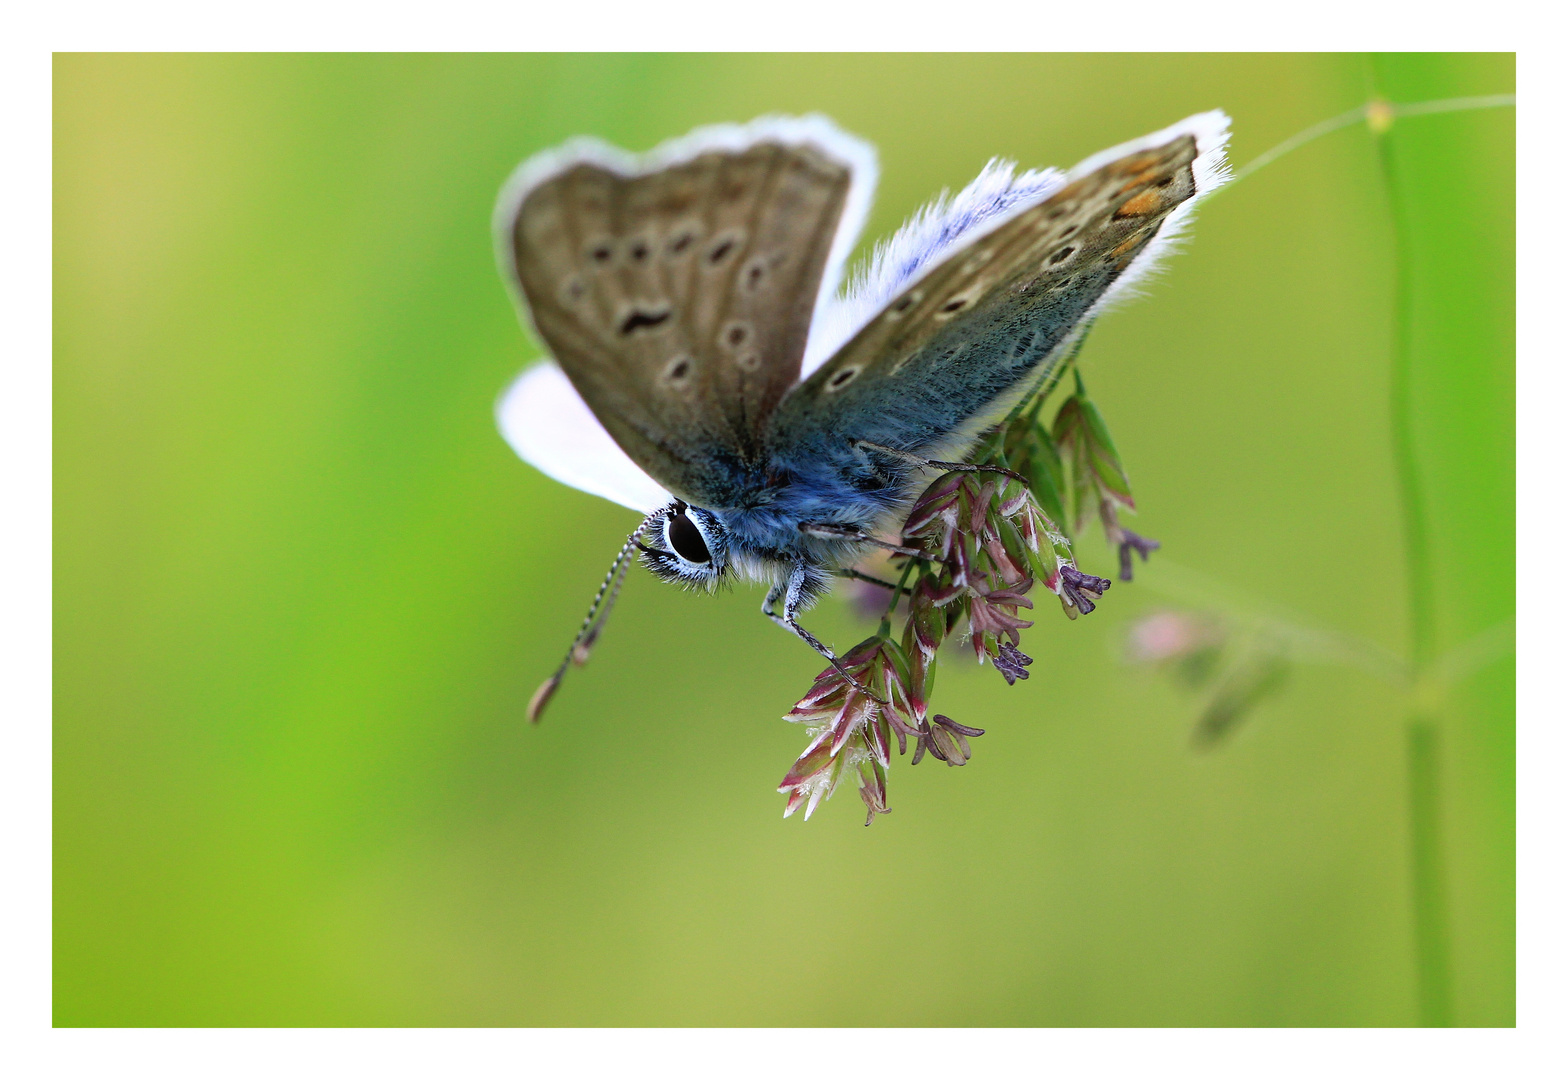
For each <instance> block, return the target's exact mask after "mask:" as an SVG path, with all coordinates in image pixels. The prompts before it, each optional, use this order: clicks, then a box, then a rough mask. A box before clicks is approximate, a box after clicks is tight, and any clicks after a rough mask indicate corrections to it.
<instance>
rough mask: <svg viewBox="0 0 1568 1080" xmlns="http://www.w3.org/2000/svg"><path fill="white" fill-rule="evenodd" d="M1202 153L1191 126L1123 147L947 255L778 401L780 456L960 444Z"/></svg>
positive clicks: (1179, 189) (1181, 187) (924, 451)
mask: <svg viewBox="0 0 1568 1080" xmlns="http://www.w3.org/2000/svg"><path fill="white" fill-rule="evenodd" d="M1197 155H1198V150H1197V142H1196V140H1195V139H1194V137H1193V136H1192V135H1190V134H1184V135H1180V136H1178V137H1176V138H1174V139H1172V140H1171V141H1169V142H1167V143H1165V144H1164V145H1162V146H1158V147H1154V148H1151V149H1144V150H1138V151H1135V152H1132V153H1129V154H1127V155H1126V156H1124V157H1121V158H1119V159H1117V160H1115V161H1112V162H1110V163H1109V164H1106V165H1104V166H1102V167H1101V168H1099V169H1096V170H1095V171H1093V172H1091V173H1089V174H1088V175H1086V176H1083V177H1081V178H1080V179H1077V180H1075V181H1073V182H1071V183H1069V184H1067V185H1066V186H1064V187H1063V188H1061V189H1060V190H1059V191H1057V192H1056V193H1055V194H1053V195H1052V196H1051V197H1049V198H1047V199H1045V200H1044V201H1042V202H1040V203H1038V204H1037V205H1035V206H1032V207H1030V208H1029V209H1027V210H1025V211H1023V212H1021V213H1019V214H1017V215H1016V216H1013V217H1011V218H1010V219H1008V220H1007V221H1005V222H1004V223H1003V224H1001V225H1000V226H998V227H996V228H995V229H993V230H992V231H990V232H988V233H985V234H984V235H982V236H980V237H979V238H978V239H976V240H974V241H973V242H971V243H968V244H966V245H965V246H963V247H962V248H960V249H959V250H957V251H955V252H953V253H952V254H950V255H948V256H947V257H946V258H945V259H944V260H943V261H941V262H940V263H938V264H937V265H936V266H934V267H933V268H932V269H931V270H930V271H928V272H927V273H925V274H924V275H923V276H921V277H919V278H917V279H916V280H915V281H914V282H913V283H912V284H910V285H909V286H907V287H906V288H904V289H903V290H902V291H901V292H900V293H899V294H898V295H897V296H895V297H894V298H893V299H892V300H891V301H890V302H889V303H888V304H887V306H886V307H884V308H883V309H882V310H881V311H880V312H879V313H878V314H877V315H875V316H873V317H872V318H871V320H870V321H869V322H868V323H867V324H866V325H865V326H864V327H863V328H862V329H861V330H860V331H859V332H858V333H857V334H856V335H855V336H854V337H853V338H851V339H850V340H849V342H848V343H847V344H846V345H844V346H843V348H841V349H840V350H839V351H838V352H837V353H836V354H835V355H834V356H833V357H832V358H831V359H829V360H828V361H827V363H825V364H823V366H822V367H821V368H820V369H818V370H817V371H816V372H815V373H813V374H812V375H811V377H810V378H808V379H806V380H805V381H804V382H803V383H801V384H800V385H799V386H798V387H796V388H795V389H794V390H793V391H791V392H790V394H789V395H788V396H787V397H786V398H785V399H784V401H783V403H782V404H781V405H780V407H779V409H778V411H777V412H776V413H775V414H774V417H773V422H772V427H771V429H770V435H769V439H770V445H771V446H772V447H773V448H774V452H775V454H776V455H777V457H778V458H779V460H780V461H781V462H784V463H786V465H787V466H789V467H792V468H794V467H798V466H799V465H800V463H803V462H807V461H814V460H822V459H823V458H824V457H826V458H831V459H835V460H839V461H842V460H844V457H845V454H846V452H848V451H850V448H851V446H852V444H853V443H855V442H856V441H858V440H865V441H867V442H871V443H876V444H879V445H882V446H889V447H892V448H894V449H897V450H900V451H904V452H908V453H914V454H920V455H925V456H942V455H944V454H950V453H957V452H962V449H963V447H964V445H965V444H966V442H967V441H968V440H969V439H972V437H973V436H974V435H976V434H978V430H979V428H980V427H981V425H983V424H984V423H986V422H988V421H989V420H990V419H991V418H992V416H993V415H994V414H995V412H996V411H997V410H998V409H999V408H1002V407H1005V406H1006V405H1007V404H1009V403H1010V402H1011V400H1012V398H1013V397H1014V396H1015V395H1016V394H1017V393H1018V392H1021V390H1022V388H1023V387H1024V386H1025V385H1027V382H1028V380H1029V379H1030V377H1031V376H1033V375H1037V374H1038V373H1039V371H1040V368H1039V364H1040V362H1041V361H1042V360H1044V359H1045V358H1047V357H1048V356H1050V355H1051V354H1052V353H1053V351H1055V350H1057V349H1058V348H1059V347H1060V346H1062V345H1063V344H1064V343H1065V342H1067V341H1068V340H1069V339H1070V337H1071V335H1072V334H1073V332H1074V331H1075V330H1076V329H1077V328H1078V327H1079V326H1080V325H1081V324H1082V323H1083V321H1084V319H1085V317H1086V316H1087V315H1088V314H1089V313H1090V312H1091V310H1092V309H1093V308H1094V306H1095V304H1096V303H1097V302H1098V301H1099V300H1100V299H1101V298H1102V297H1103V296H1104V295H1105V294H1106V291H1107V290H1108V289H1109V288H1110V287H1111V286H1112V285H1113V284H1114V283H1115V282H1116V280H1117V278H1118V277H1119V276H1120V275H1121V274H1122V273H1123V272H1125V271H1126V270H1127V268H1128V267H1129V266H1130V265H1131V263H1132V262H1133V260H1134V259H1136V258H1137V256H1138V254H1139V253H1140V252H1141V251H1143V250H1144V248H1145V247H1147V245H1148V244H1149V243H1150V241H1152V240H1153V239H1154V238H1155V236H1156V235H1157V234H1158V232H1159V230H1160V226H1161V224H1162V223H1163V222H1164V221H1165V219H1166V217H1167V216H1168V215H1169V214H1170V212H1171V211H1172V210H1174V209H1175V208H1176V207H1178V206H1180V205H1181V204H1182V203H1183V202H1185V201H1186V200H1188V199H1190V198H1191V197H1192V196H1193V195H1194V194H1195V192H1196V190H1197V187H1196V182H1195V179H1194V176H1193V168H1192V166H1193V162H1194V160H1195V159H1196V157H1197Z"/></svg>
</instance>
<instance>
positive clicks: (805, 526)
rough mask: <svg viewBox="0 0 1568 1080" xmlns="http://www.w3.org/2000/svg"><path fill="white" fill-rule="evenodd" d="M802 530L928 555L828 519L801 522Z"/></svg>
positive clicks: (897, 551) (820, 536) (902, 552)
mask: <svg viewBox="0 0 1568 1080" xmlns="http://www.w3.org/2000/svg"><path fill="white" fill-rule="evenodd" d="M800 531H801V532H803V533H805V534H806V535H807V536H814V537H816V538H817V539H818V540H853V541H855V542H856V543H859V544H875V545H876V546H877V547H879V548H885V549H887V550H888V551H891V552H894V553H895V554H898V555H908V556H910V557H912V558H916V559H923V558H925V557H926V553H925V552H923V551H921V550H920V549H919V548H911V547H902V546H900V545H898V544H893V543H889V542H888V541H886V540H878V539H877V538H876V537H875V536H867V535H866V534H865V533H863V532H861V531H860V530H859V529H857V528H855V527H854V526H851V525H834V524H833V523H832V522H828V521H805V522H802V523H801V525H800Z"/></svg>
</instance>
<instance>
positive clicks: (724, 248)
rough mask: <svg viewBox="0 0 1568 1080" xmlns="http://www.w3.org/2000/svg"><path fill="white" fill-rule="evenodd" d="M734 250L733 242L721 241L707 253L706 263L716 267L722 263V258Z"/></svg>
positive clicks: (728, 240)
mask: <svg viewBox="0 0 1568 1080" xmlns="http://www.w3.org/2000/svg"><path fill="white" fill-rule="evenodd" d="M734 250H735V241H734V240H730V239H725V240H721V241H719V243H718V244H716V245H715V246H714V248H713V250H712V251H710V252H708V262H710V263H712V264H713V265H714V266H717V265H719V263H721V262H723V261H724V256H726V255H728V254H729V253H730V252H731V251H734Z"/></svg>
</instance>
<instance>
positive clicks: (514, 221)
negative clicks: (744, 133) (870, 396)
mask: <svg viewBox="0 0 1568 1080" xmlns="http://www.w3.org/2000/svg"><path fill="white" fill-rule="evenodd" d="M852 171H853V170H852V169H851V167H850V166H849V165H848V164H846V163H844V162H842V161H839V160H836V159H835V158H834V157H832V156H830V155H829V154H828V153H826V152H824V151H822V150H820V149H819V148H817V147H816V146H813V145H811V144H798V145H791V144H789V143H787V142H784V141H782V140H770V139H767V138H762V139H759V140H758V141H755V142H752V143H750V144H749V145H744V146H739V147H723V148H710V149H707V150H702V149H701V148H698V149H697V152H695V153H693V154H692V155H691V156H689V157H687V158H686V159H684V160H679V161H675V162H673V163H671V164H668V165H666V166H664V167H663V168H660V169H658V170H656V171H651V172H646V173H638V172H636V171H635V170H628V169H622V168H619V167H617V166H616V165H615V164H614V163H613V162H611V163H608V164H607V163H605V162H604V161H598V160H592V159H587V160H576V161H571V160H568V161H566V162H563V164H562V167H560V168H559V169H556V170H555V171H553V172H551V173H550V174H549V175H547V176H545V177H544V178H543V179H541V180H538V181H537V182H533V183H531V184H529V185H528V186H527V187H526V188H525V190H523V191H522V192H521V194H520V195H515V196H514V198H515V200H516V201H515V209H513V210H510V211H503V213H504V215H505V216H503V218H502V220H501V221H500V228H501V234H502V235H501V247H502V253H503V255H502V257H503V262H505V263H507V269H508V270H509V271H510V272H511V274H512V276H513V280H514V282H515V283H516V285H517V286H518V288H519V289H520V291H521V294H522V297H523V300H524V302H525V304H526V306H527V308H528V311H529V313H530V314H531V315H532V318H533V323H534V326H535V327H536V329H537V331H538V333H539V335H540V336H541V337H542V338H543V339H544V341H545V343H546V344H547V345H548V346H549V348H550V350H551V352H552V353H553V355H554V357H555V359H556V361H557V362H558V363H559V364H560V366H561V367H562V369H563V370H564V371H565V372H566V374H567V376H568V377H569V378H570V379H571V382H572V385H573V386H575V387H576V389H577V391H578V393H579V394H580V395H581V396H582V398H583V400H584V401H585V402H586V403H587V404H588V406H589V408H590V409H592V410H593V413H594V415H595V416H597V417H598V419H599V420H600V422H601V423H602V424H603V425H604V427H605V428H606V429H607V430H608V431H609V433H610V434H611V436H612V437H613V438H614V439H615V441H616V442H617V443H619V444H620V446H621V447H622V449H624V450H625V451H626V453H627V454H628V455H629V456H630V457H631V458H632V460H633V461H635V462H636V463H637V464H638V465H639V466H641V467H642V469H644V470H645V471H646V472H647V473H648V474H649V475H650V476H652V477H653V478H654V479H655V480H657V481H659V482H660V483H661V484H663V485H664V486H665V487H666V488H668V489H669V490H670V491H671V492H673V493H675V494H677V495H680V496H682V497H684V498H686V499H688V500H689V501H693V502H696V503H699V504H702V505H710V504H712V503H714V502H716V501H722V499H723V493H724V489H725V486H726V485H727V484H728V483H730V482H731V477H732V476H733V474H734V473H735V472H736V471H737V469H739V468H744V467H745V466H747V465H748V464H754V463H756V462H757V461H759V460H760V458H761V455H762V452H763V432H764V425H765V424H766V422H767V420H768V418H769V417H770V415H771V414H772V413H773V411H774V410H775V408H776V406H777V404H778V402H779V400H780V399H781V398H782V397H783V396H784V394H785V392H786V391H787V390H788V389H789V388H790V386H791V385H793V384H794V383H795V381H796V380H797V379H798V378H799V374H800V360H801V355H802V353H803V352H804V351H805V343H806V337H807V333H808V331H809V329H810V323H811V315H812V309H813V305H814V302H815V300H816V297H817V292H818V286H819V283H820V282H821V280H822V276H823V272H824V267H825V265H826V264H827V261H828V257H829V253H830V249H831V248H832V247H833V242H834V236H835V233H836V231H837V229H838V226H839V222H840V218H841V216H842V215H843V213H844V207H845V200H846V197H847V195H848V192H849V189H850V184H851V179H852Z"/></svg>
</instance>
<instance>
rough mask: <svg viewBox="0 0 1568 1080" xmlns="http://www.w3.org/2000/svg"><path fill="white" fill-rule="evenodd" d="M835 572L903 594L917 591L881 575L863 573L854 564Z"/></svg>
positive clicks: (841, 575) (840, 575)
mask: <svg viewBox="0 0 1568 1080" xmlns="http://www.w3.org/2000/svg"><path fill="white" fill-rule="evenodd" d="M833 572H834V573H835V574H837V575H838V576H839V577H843V578H854V579H855V580H856V581H864V582H866V583H868V584H871V585H880V586H881V587H882V588H884V589H887V590H889V591H891V592H898V593H903V594H905V595H907V594H909V593H912V592H914V591H915V590H913V589H906V588H900V587H899V586H897V585H895V584H893V582H891V581H883V580H882V579H881V578H879V577H872V576H871V575H870V574H862V573H861V572H860V571H859V570H856V569H855V568H854V567H853V566H846V567H844V568H843V569H841V570H835V571H833Z"/></svg>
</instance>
